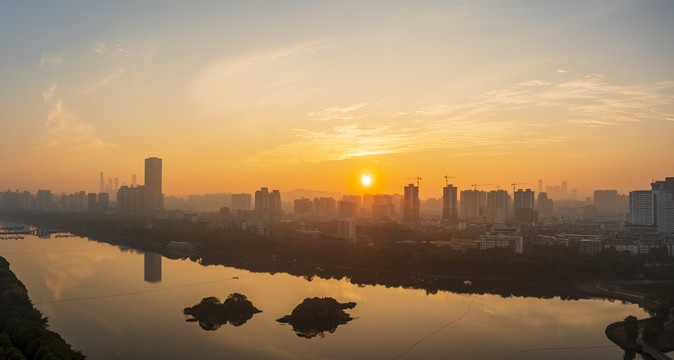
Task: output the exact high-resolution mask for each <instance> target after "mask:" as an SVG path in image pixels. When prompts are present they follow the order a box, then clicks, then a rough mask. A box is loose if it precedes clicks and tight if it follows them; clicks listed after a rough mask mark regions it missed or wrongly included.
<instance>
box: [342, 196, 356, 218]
mask: <svg viewBox="0 0 674 360" xmlns="http://www.w3.org/2000/svg"><path fill="white" fill-rule="evenodd" d="M338 207H339V217H342V218H351V219H355V218H356V216H357V215H358V207H357V206H356V203H355V202H351V201H347V200H341V201H340V202H339V204H338Z"/></svg>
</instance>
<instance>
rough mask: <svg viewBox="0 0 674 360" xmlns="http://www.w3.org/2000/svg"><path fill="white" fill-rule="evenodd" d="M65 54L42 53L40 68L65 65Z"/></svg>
mask: <svg viewBox="0 0 674 360" xmlns="http://www.w3.org/2000/svg"><path fill="white" fill-rule="evenodd" d="M63 60H64V57H63V54H54V53H50V52H45V53H42V57H41V58H40V67H41V68H43V67H47V66H53V67H59V66H61V65H63Z"/></svg>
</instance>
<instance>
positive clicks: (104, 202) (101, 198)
mask: <svg viewBox="0 0 674 360" xmlns="http://www.w3.org/2000/svg"><path fill="white" fill-rule="evenodd" d="M109 208H110V194H108V193H106V192H102V193H99V194H98V212H99V213H101V214H105V213H106V212H107V211H108V209H109Z"/></svg>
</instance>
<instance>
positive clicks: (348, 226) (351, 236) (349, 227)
mask: <svg viewBox="0 0 674 360" xmlns="http://www.w3.org/2000/svg"><path fill="white" fill-rule="evenodd" d="M337 236H339V237H343V238H346V239H347V241H348V242H349V243H355V242H356V222H355V221H354V220H353V219H352V218H340V219H339V220H337Z"/></svg>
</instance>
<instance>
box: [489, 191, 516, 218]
mask: <svg viewBox="0 0 674 360" xmlns="http://www.w3.org/2000/svg"><path fill="white" fill-rule="evenodd" d="M510 207H511V199H510V195H508V192H507V191H505V190H492V191H490V192H488V193H487V208H486V209H487V211H486V212H485V213H484V216H485V218H486V219H487V222H489V223H492V224H495V223H502V222H504V221H505V219H507V218H509V217H510Z"/></svg>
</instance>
